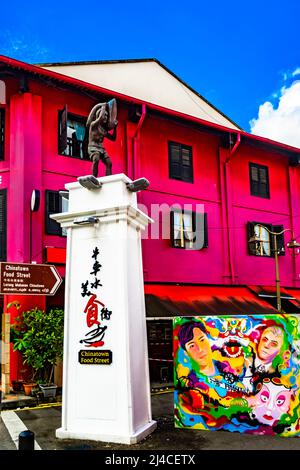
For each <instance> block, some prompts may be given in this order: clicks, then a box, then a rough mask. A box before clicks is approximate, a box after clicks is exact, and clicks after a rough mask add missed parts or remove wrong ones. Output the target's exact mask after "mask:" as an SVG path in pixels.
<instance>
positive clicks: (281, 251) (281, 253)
mask: <svg viewBox="0 0 300 470" xmlns="http://www.w3.org/2000/svg"><path fill="white" fill-rule="evenodd" d="M283 229H284V227H283V225H273V226H272V232H277V233H278V232H282V230H283ZM273 244H274V242H273V235H272V249H273V250H274V246H273ZM277 249H278V256H284V255H285V247H284V233H282V234H281V235H277ZM273 253H274V252H273Z"/></svg>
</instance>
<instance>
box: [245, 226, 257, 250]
mask: <svg viewBox="0 0 300 470" xmlns="http://www.w3.org/2000/svg"><path fill="white" fill-rule="evenodd" d="M254 226H255V223H254V222H248V224H247V245H248V253H249V255H256V243H255V242H253V243H249V240H250V238H252V237H254Z"/></svg>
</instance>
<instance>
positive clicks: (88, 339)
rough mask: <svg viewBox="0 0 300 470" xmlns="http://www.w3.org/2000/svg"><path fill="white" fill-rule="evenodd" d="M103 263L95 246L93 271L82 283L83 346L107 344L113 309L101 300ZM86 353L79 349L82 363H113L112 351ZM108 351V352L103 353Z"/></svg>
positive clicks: (81, 341) (95, 346)
mask: <svg viewBox="0 0 300 470" xmlns="http://www.w3.org/2000/svg"><path fill="white" fill-rule="evenodd" d="M101 268H102V265H101V264H100V250H99V248H98V247H95V248H94V249H93V250H92V253H91V271H90V272H89V276H88V279H87V280H84V282H82V283H81V296H82V297H83V298H84V299H85V304H84V308H83V312H82V315H83V318H84V322H83V323H84V324H85V331H84V332H83V335H82V338H81V339H80V344H81V346H82V347H85V348H91V349H93V350H95V348H102V347H103V346H105V336H106V334H107V332H108V330H109V322H110V319H111V315H112V311H111V310H109V309H108V308H107V307H106V306H105V304H104V303H103V302H102V300H101V296H100V289H101V288H102V287H103V286H102V283H101V279H100V275H101ZM94 352H95V353H90V354H88V353H86V352H85V350H81V351H79V363H80V364H111V362H112V352H111V351H108V350H106V351H104V350H102V353H101V354H100V351H94ZM103 353H107V354H103Z"/></svg>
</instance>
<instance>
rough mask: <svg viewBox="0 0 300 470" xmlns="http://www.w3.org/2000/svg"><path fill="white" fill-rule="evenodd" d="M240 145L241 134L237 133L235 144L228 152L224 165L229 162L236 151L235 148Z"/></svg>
mask: <svg viewBox="0 0 300 470" xmlns="http://www.w3.org/2000/svg"><path fill="white" fill-rule="evenodd" d="M240 143H241V133H240V132H238V133H237V136H236V143H235V144H234V146H233V147H232V149H231V150H230V151H229V155H228V157H227V158H226V161H225V163H228V162H229V160H230V159H231V157H232V155H233V154H234V153H235V152H236V151H237V148H238V146H239V145H240Z"/></svg>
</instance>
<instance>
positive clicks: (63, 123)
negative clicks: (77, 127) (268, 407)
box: [58, 105, 68, 155]
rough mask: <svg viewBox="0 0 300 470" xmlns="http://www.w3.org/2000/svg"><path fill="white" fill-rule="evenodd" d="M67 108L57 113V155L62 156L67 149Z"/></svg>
mask: <svg viewBox="0 0 300 470" xmlns="http://www.w3.org/2000/svg"><path fill="white" fill-rule="evenodd" d="M67 127H68V108H67V105H66V106H65V107H64V109H63V110H62V111H61V112H60V113H59V126H58V129H59V135H58V153H59V154H60V155H62V154H63V153H64V152H65V150H66V148H67V137H68V134H67Z"/></svg>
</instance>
